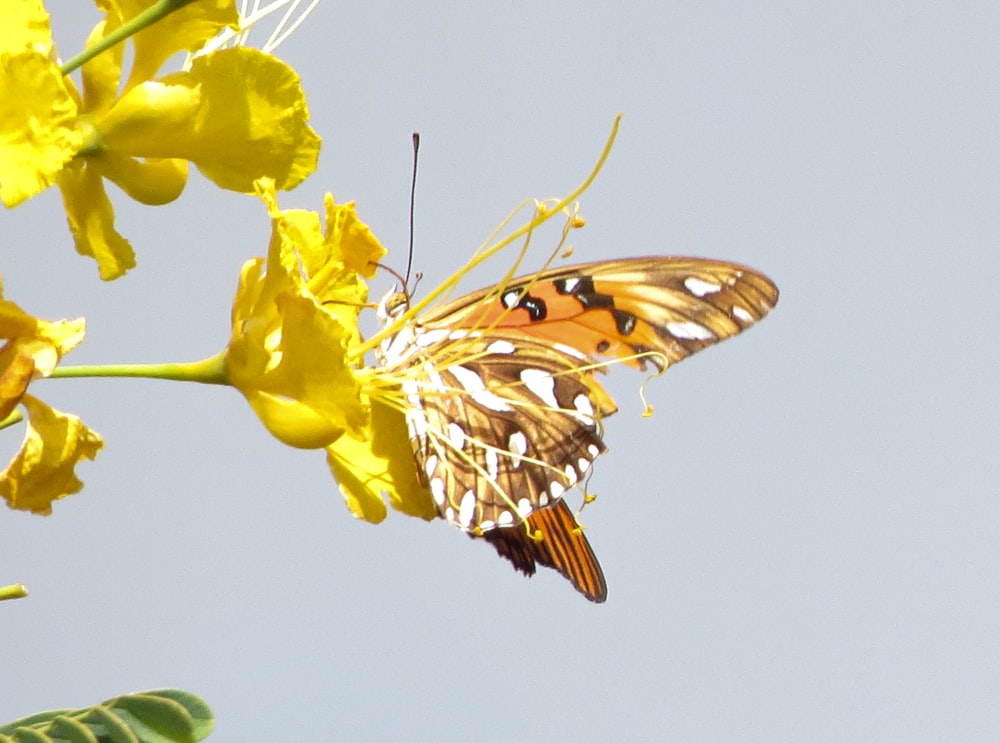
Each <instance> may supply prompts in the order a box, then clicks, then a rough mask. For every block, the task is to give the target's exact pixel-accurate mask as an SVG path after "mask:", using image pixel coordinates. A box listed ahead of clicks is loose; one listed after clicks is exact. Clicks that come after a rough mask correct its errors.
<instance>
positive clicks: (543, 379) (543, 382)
mask: <svg viewBox="0 0 1000 743" xmlns="http://www.w3.org/2000/svg"><path fill="white" fill-rule="evenodd" d="M521 381H522V382H523V383H524V386H525V387H527V388H528V389H529V390H531V391H532V392H533V393H534V394H535V396H536V397H537V398H538V399H539V400H541V401H542V402H544V403H545V404H546V405H548V406H549V407H550V408H552V409H554V410H555V409H558V408H559V402H558V401H557V400H556V380H555V379H553V378H552V375H551V374H549V373H548V372H544V371H542V370H541V369H522V370H521Z"/></svg>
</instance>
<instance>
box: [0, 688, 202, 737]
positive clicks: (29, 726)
mask: <svg viewBox="0 0 1000 743" xmlns="http://www.w3.org/2000/svg"><path fill="white" fill-rule="evenodd" d="M214 724H215V722H214V718H213V717H212V710H211V709H209V707H208V705H207V704H206V703H205V702H204V701H203V700H202V699H201V698H199V697H196V696H195V695H194V694H191V693H189V692H186V691H181V690H180V689H157V690H155V691H146V692H140V693H136V694H126V695H124V696H120V697H115V698H114V699H109V700H107V701H105V702H102V703H101V704H99V705H96V706H94V707H85V708H83V709H77V710H55V711H51V712H40V713H38V714H34V715H31V716H30V717H25V718H23V719H21V720H17V721H15V722H12V723H8V724H7V725H3V726H0V743H197V741H200V740H203V739H205V738H207V737H208V735H209V733H211V732H212V727H213V725H214Z"/></svg>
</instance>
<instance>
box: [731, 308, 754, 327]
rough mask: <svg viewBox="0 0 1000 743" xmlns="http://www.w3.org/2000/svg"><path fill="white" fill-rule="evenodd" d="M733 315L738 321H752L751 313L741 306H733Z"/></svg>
mask: <svg viewBox="0 0 1000 743" xmlns="http://www.w3.org/2000/svg"><path fill="white" fill-rule="evenodd" d="M733 317H735V318H736V319H737V320H739V321H740V322H745V323H752V322H753V315H751V314H750V313H749V312H747V311H746V310H745V309H743V308H742V307H733Z"/></svg>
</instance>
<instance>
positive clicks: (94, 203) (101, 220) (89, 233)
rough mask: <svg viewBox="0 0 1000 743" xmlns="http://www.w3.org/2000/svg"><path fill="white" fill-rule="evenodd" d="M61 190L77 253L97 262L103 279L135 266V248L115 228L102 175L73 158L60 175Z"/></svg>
mask: <svg viewBox="0 0 1000 743" xmlns="http://www.w3.org/2000/svg"><path fill="white" fill-rule="evenodd" d="M59 190H60V191H61V192H62V196H63V205H64V206H65V208H66V217H67V219H68V220H69V228H70V230H71V231H72V233H73V239H74V241H75V243H76V252H78V253H79V254H80V255H86V256H90V257H91V258H93V259H94V260H96V261H97V267H98V270H99V271H100V273H101V278H102V279H104V280H105V281H110V280H111V279H117V278H118V277H119V276H122V275H123V274H124V273H125V272H126V271H128V270H129V269H130V268H135V251H133V250H132V246H131V245H129V242H128V240H126V239H125V238H124V237H122V236H121V235H120V234H118V232H117V231H116V230H115V211H114V208H113V207H112V206H111V200H110V199H109V198H108V195H107V193H105V191H104V183H103V182H102V181H101V177H100V175H99V174H98V173H97V172H96V171H93V170H91V169H90V168H89V167H88V166H87V164H86V162H85V161H73V162H71V163H70V164H69V165H67V166H66V167H65V168H64V169H63V171H62V173H60V175H59Z"/></svg>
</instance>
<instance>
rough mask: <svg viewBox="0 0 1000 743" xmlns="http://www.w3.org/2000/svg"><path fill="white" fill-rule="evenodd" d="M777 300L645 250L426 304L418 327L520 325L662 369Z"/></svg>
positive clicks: (720, 266) (744, 274) (772, 293)
mask: <svg viewBox="0 0 1000 743" xmlns="http://www.w3.org/2000/svg"><path fill="white" fill-rule="evenodd" d="M777 301H778V288H777V287H776V286H775V285H774V283H773V282H772V281H771V280H770V279H768V278H767V277H766V276H764V274H762V273H760V272H759V271H756V270H754V269H752V268H748V267H746V266H740V265H738V264H735V263H728V262H725V261H715V260H708V259H703V258H672V257H650V258H631V259H626V260H614V261H602V262H598V263H588V264H582V265H578V266H568V267H565V268H558V269H554V270H552V271H547V272H544V273H541V274H536V275H534V276H526V277H521V278H518V279H514V280H513V281H512V282H510V283H509V284H507V285H506V286H503V287H496V288H492V289H483V290H481V291H478V292H474V293H472V294H469V295H466V296H464V297H461V298H459V299H457V300H455V301H454V302H451V303H448V304H446V305H443V306H441V307H438V308H436V309H434V310H432V311H431V312H430V313H428V314H427V316H425V317H424V318H422V322H423V324H424V326H425V327H431V326H434V325H435V324H438V323H442V324H445V325H447V326H449V327H465V328H494V327H495V328H508V329H515V328H517V329H521V330H522V331H524V332H526V333H528V334H530V336H531V337H532V338H534V339H536V340H540V341H541V340H544V341H548V342H549V343H550V344H551V345H552V346H553V347H556V348H558V347H559V346H565V345H569V346H572V347H573V348H575V349H577V350H578V351H580V352H582V353H584V354H588V355H595V356H606V357H611V358H616V359H619V360H622V361H624V362H625V363H628V364H629V365H631V366H635V367H638V368H644V365H645V362H646V361H649V362H651V363H652V364H654V365H655V366H656V367H657V369H659V370H661V371H662V370H663V369H665V368H666V367H667V366H669V365H670V364H673V363H676V362H678V361H681V360H682V359H684V358H687V357H688V356H690V355H691V354H693V353H696V352H697V351H700V350H701V349H703V348H706V347H708V346H711V345H713V344H715V343H718V342H719V341H721V340H725V339H726V338H729V337H731V336H734V335H736V334H737V333H740V332H742V331H743V330H745V329H746V328H748V327H749V326H750V325H753V324H754V323H755V322H757V321H758V320H760V319H761V318H762V317H764V315H766V314H767V313H768V312H769V311H770V310H771V308H772V307H774V305H775V304H776V303H777Z"/></svg>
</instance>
